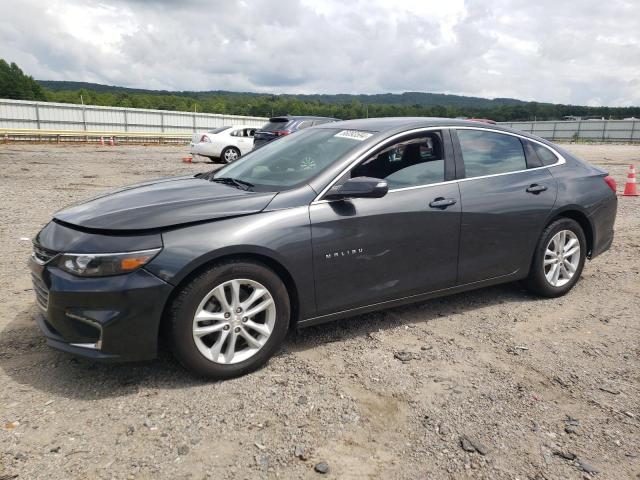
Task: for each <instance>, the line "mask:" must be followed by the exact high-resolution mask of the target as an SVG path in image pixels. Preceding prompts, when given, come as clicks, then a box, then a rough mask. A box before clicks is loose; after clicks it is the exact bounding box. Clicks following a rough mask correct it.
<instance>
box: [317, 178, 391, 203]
mask: <svg viewBox="0 0 640 480" xmlns="http://www.w3.org/2000/svg"><path fill="white" fill-rule="evenodd" d="M388 191H389V185H387V182H386V181H385V180H381V179H379V178H371V177H356V178H350V179H349V180H347V181H346V182H344V183H343V184H342V185H335V186H333V187H331V188H330V189H329V191H328V192H327V194H326V195H325V196H324V198H325V200H342V199H345V198H381V197H384V196H385V195H386V194H387V192H388Z"/></svg>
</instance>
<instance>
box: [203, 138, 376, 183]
mask: <svg viewBox="0 0 640 480" xmlns="http://www.w3.org/2000/svg"><path fill="white" fill-rule="evenodd" d="M371 135H373V134H372V133H370V132H362V131H356V130H341V129H333V128H321V129H315V128H314V129H309V130H301V131H299V132H297V133H294V134H291V135H288V136H286V137H283V138H281V139H279V140H276V141H274V142H271V143H269V144H267V145H265V146H264V147H262V148H260V149H258V150H255V151H253V152H251V153H250V154H248V155H246V156H244V157H242V158H241V159H240V160H238V161H237V162H234V163H232V164H230V165H228V166H226V167H224V168H221V169H220V170H218V171H217V172H216V173H215V175H214V178H213V180H214V181H215V179H233V180H237V181H240V182H242V183H244V184H251V186H252V188H253V189H255V190H258V191H280V190H286V189H289V188H292V187H295V186H297V185H301V184H303V183H307V182H308V181H309V180H310V179H311V178H313V177H315V176H316V175H317V174H318V173H320V172H322V171H323V170H324V169H325V168H327V167H328V166H329V165H331V164H332V163H333V162H335V161H336V160H338V159H339V158H340V157H342V156H343V155H345V154H346V153H347V152H348V151H349V150H351V149H353V148H355V147H356V146H358V145H359V144H360V143H361V142H362V141H363V140H365V139H367V138H368V137H370V136H371Z"/></svg>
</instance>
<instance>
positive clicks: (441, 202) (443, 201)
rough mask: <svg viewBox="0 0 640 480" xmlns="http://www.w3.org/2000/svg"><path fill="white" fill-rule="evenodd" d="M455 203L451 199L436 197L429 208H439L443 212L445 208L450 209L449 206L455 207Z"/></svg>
mask: <svg viewBox="0 0 640 480" xmlns="http://www.w3.org/2000/svg"><path fill="white" fill-rule="evenodd" d="M455 204H456V201H455V200H454V199H453V198H444V197H438V198H436V199H434V200H433V201H432V202H431V203H430V204H429V206H430V207H431V208H440V209H442V210H444V209H445V208H447V207H450V206H451V205H455Z"/></svg>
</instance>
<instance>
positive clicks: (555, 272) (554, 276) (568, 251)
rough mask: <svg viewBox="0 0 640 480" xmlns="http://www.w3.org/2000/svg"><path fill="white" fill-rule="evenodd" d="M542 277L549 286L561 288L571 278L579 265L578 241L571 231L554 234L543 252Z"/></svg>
mask: <svg viewBox="0 0 640 480" xmlns="http://www.w3.org/2000/svg"><path fill="white" fill-rule="evenodd" d="M543 262H544V263H543V269H544V276H545V277H546V279H547V282H549V284H550V285H552V286H554V287H562V286H563V285H566V284H567V283H569V281H570V280H571V279H572V278H573V276H574V275H575V273H576V270H577V269H578V265H579V264H580V241H579V240H578V237H577V235H576V234H575V233H573V232H572V231H571V230H560V231H559V232H558V233H556V234H555V235H554V236H553V237H552V238H551V240H549V243H548V244H547V248H546V249H545V252H544V260H543Z"/></svg>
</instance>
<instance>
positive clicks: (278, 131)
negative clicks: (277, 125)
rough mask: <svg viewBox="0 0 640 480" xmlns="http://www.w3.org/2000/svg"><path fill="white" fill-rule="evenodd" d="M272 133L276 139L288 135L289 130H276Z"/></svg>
mask: <svg viewBox="0 0 640 480" xmlns="http://www.w3.org/2000/svg"><path fill="white" fill-rule="evenodd" d="M273 133H275V134H276V136H277V137H284V136H285V135H289V134H290V133H291V130H276V131H275V132H273Z"/></svg>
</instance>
